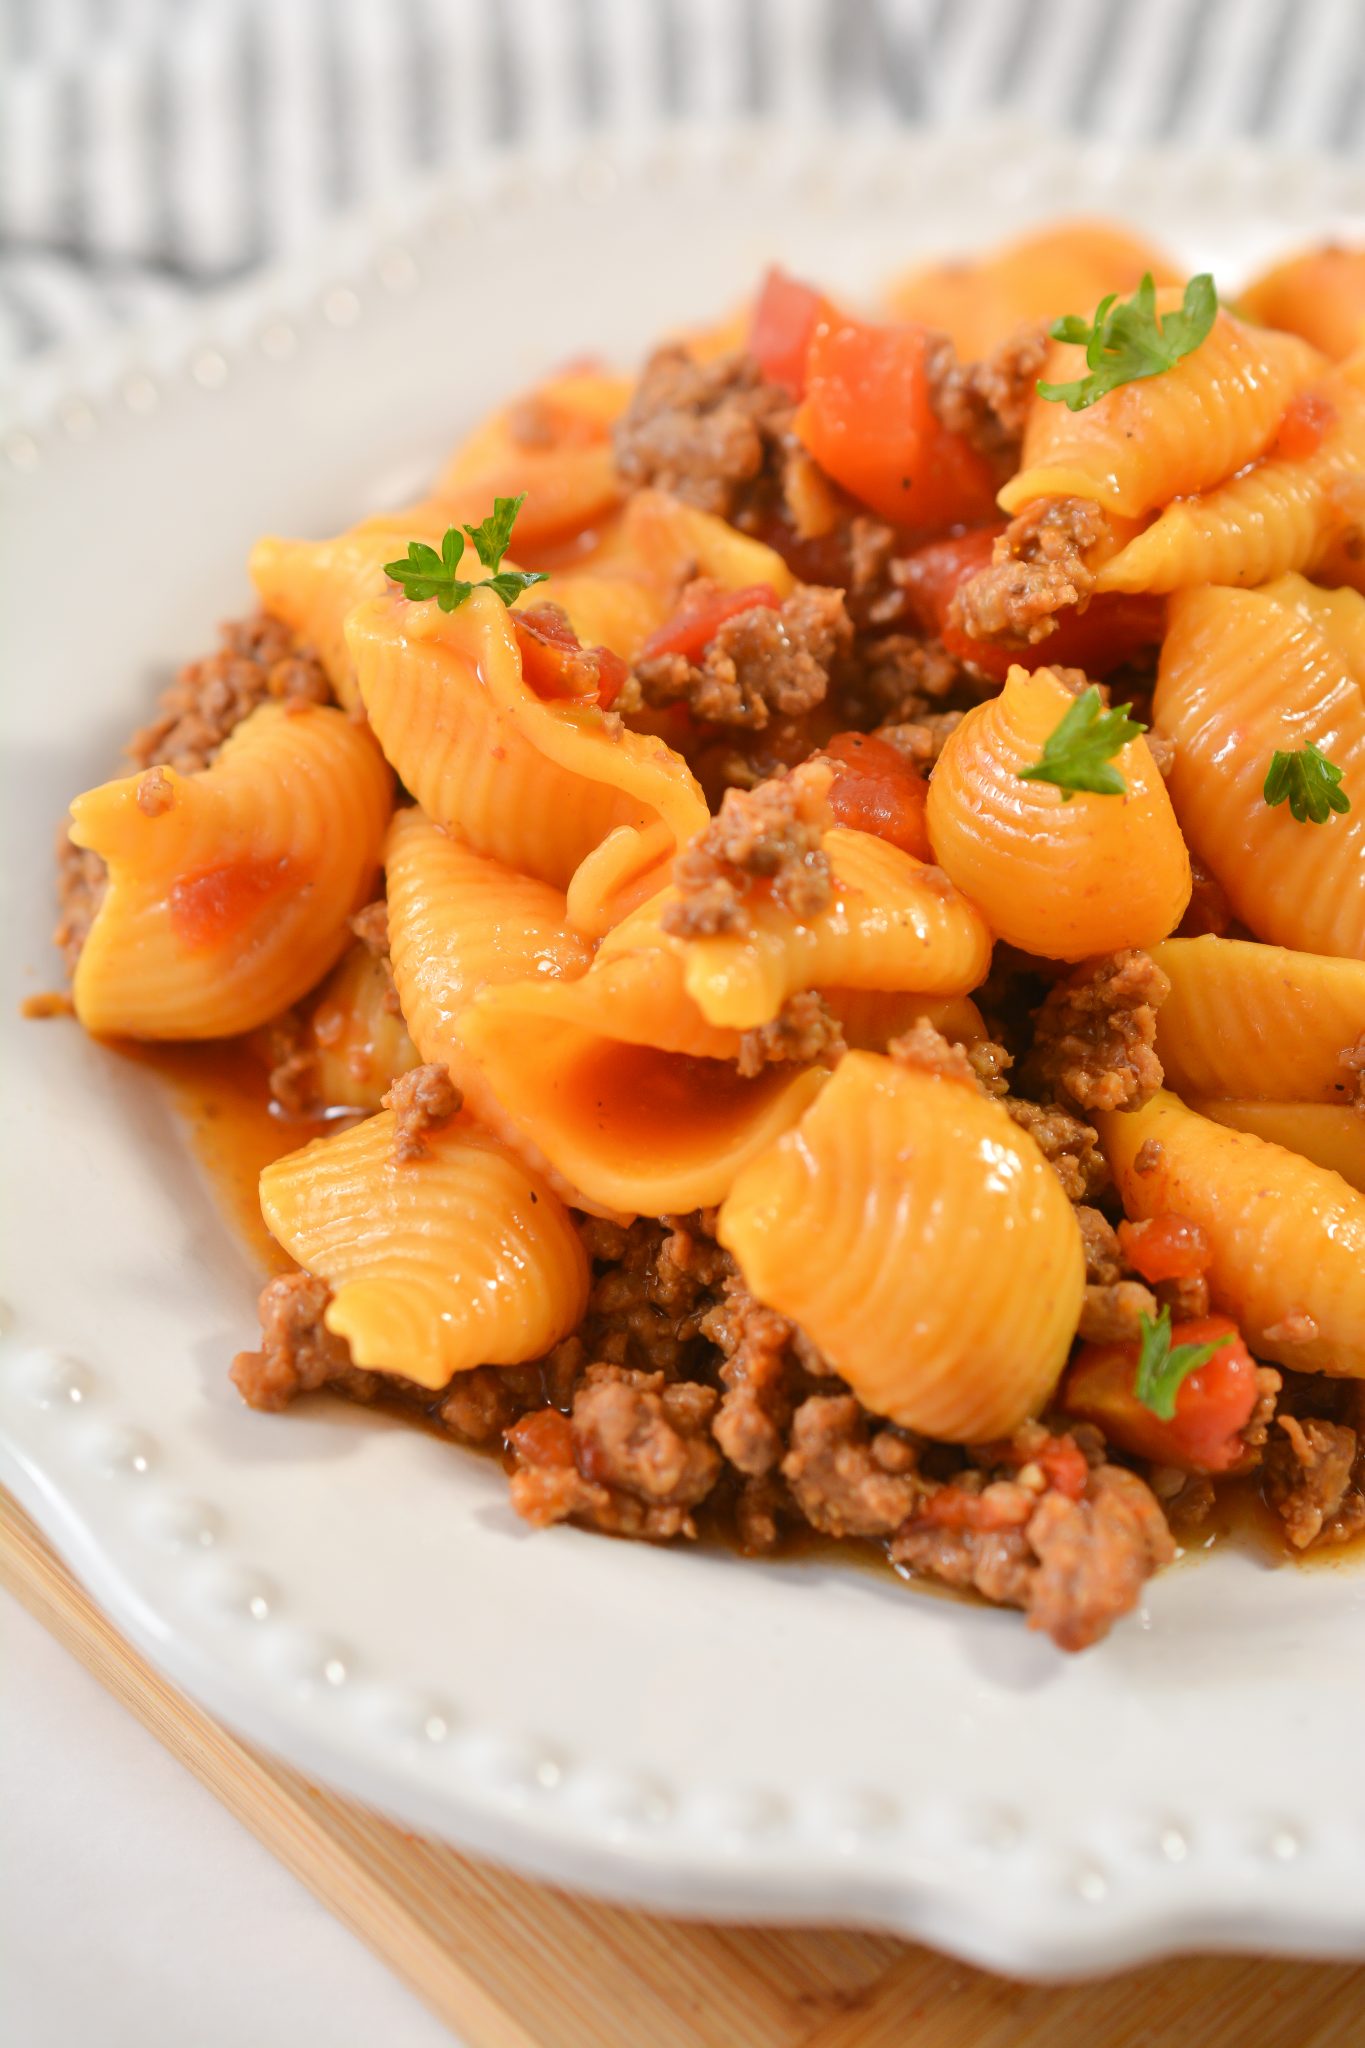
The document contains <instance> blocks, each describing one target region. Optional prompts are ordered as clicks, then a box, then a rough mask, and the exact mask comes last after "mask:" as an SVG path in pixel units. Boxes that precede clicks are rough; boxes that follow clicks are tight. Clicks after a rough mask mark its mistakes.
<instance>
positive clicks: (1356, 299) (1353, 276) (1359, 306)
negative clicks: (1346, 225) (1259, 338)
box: [1238, 242, 1365, 361]
mask: <svg viewBox="0 0 1365 2048" xmlns="http://www.w3.org/2000/svg"><path fill="white" fill-rule="evenodd" d="M1238 303H1239V305H1240V306H1241V308H1242V311H1243V312H1244V313H1246V314H1247V315H1248V316H1249V318H1251V319H1252V320H1260V321H1262V322H1263V323H1264V324H1265V325H1266V326H1267V327H1283V328H1286V329H1287V330H1288V331H1289V333H1291V334H1301V335H1302V336H1303V338H1304V340H1305V341H1311V342H1312V344H1313V346H1314V348H1320V349H1321V350H1322V352H1323V354H1324V355H1325V356H1331V357H1332V358H1333V360H1334V361H1337V360H1339V359H1340V358H1341V357H1342V356H1349V355H1353V354H1354V353H1355V351H1356V350H1357V349H1359V348H1365V248H1360V247H1357V248H1354V249H1348V248H1343V247H1342V246H1341V244H1340V243H1338V242H1325V243H1324V244H1323V245H1322V247H1321V248H1318V249H1305V250H1303V251H1302V253H1301V254H1300V255H1298V256H1291V257H1290V258H1289V259H1288V260H1287V262H1284V263H1277V264H1276V265H1275V266H1274V268H1273V269H1272V270H1268V271H1265V272H1264V273H1263V274H1262V275H1261V276H1260V277H1258V278H1256V279H1255V281H1254V282H1253V283H1251V284H1249V285H1248V286H1247V288H1246V290H1245V291H1244V292H1242V293H1241V295H1240V297H1239V300H1238Z"/></svg>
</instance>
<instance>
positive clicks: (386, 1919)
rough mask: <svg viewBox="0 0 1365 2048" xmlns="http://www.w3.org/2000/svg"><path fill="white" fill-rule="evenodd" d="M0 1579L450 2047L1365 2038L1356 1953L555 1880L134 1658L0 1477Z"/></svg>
mask: <svg viewBox="0 0 1365 2048" xmlns="http://www.w3.org/2000/svg"><path fill="white" fill-rule="evenodd" d="M0 1581H2V1582H3V1583H4V1584H5V1585H6V1586H8V1587H9V1588H10V1590H11V1591H12V1592H13V1593H15V1594H17V1596H18V1597H19V1599H20V1600H22V1601H23V1603H24V1605H25V1606H26V1607H27V1608H28V1609H29V1611H30V1612H31V1613H32V1614H34V1615H36V1617H37V1618H38V1620H39V1621H41V1622H42V1623H43V1624H44V1625H45V1626H46V1627H47V1628H48V1629H50V1630H51V1632H52V1634H53V1635H54V1636H56V1637H57V1639H58V1641H59V1642H61V1643H63V1644H65V1646H66V1647H67V1649H69V1650H70V1651H71V1652H72V1653H73V1655H75V1656H76V1657H78V1658H79V1659H80V1660H81V1662H82V1663H83V1664H85V1665H86V1666H87V1667H88V1668H89V1669H90V1670H91V1671H92V1672H93V1673H94V1674H95V1676H96V1677H97V1678H98V1679H99V1680H100V1681H101V1683H102V1684H104V1685H105V1686H107V1688H108V1689H109V1691H110V1692H111V1693H113V1694H114V1696H115V1698H116V1699H119V1700H121V1701H122V1702H123V1704H124V1705H125V1706H126V1707H128V1708H129V1709H130V1710H131V1711H132V1712H133V1713H134V1714H136V1716H137V1717H138V1719H139V1720H140V1721H141V1722H142V1723H143V1724H144V1726H146V1727H147V1728H149V1729H150V1730H151V1731H152V1733H153V1734H154V1735H155V1736H156V1737H157V1738H158V1739H159V1740H160V1741H161V1742H163V1743H164V1744H165V1746H166V1748H167V1749H169V1750H170V1751H171V1753H172V1754H173V1755H174V1756H177V1757H179V1759H180V1761H181V1762H182V1763H183V1764H185V1765H186V1766H187V1767H188V1768H189V1769H190V1770H191V1771H193V1772H194V1774H195V1776H196V1777H197V1778H199V1779H200V1780H201V1781H202V1782H203V1783H204V1784H205V1785H207V1786H208V1787H209V1789H210V1791H212V1792H214V1793H216V1794H217V1796H218V1798H219V1799H221V1800H222V1802H223V1804H224V1805H225V1806H226V1807H227V1808H228V1809H229V1811H230V1812H232V1813H234V1814H235V1815H236V1816H237V1818H238V1820H240V1821H242V1822H243V1823H244V1825H245V1826H247V1827H249V1828H250V1829H251V1830H252V1832H253V1833H254V1834H256V1835H257V1836H259V1837H260V1839H261V1841H263V1842H264V1843H265V1844H266V1846H267V1848H269V1849H270V1850H272V1851H273V1853H274V1854H275V1855H276V1856H278V1857H279V1859H280V1861H281V1862H282V1863H284V1864H285V1865H286V1866H287V1867H288V1868H289V1869H290V1870H292V1871H293V1872H294V1874H295V1876H296V1877H299V1878H301V1879H302V1881H303V1882H304V1884H306V1885H307V1886H308V1887H309V1889H310V1890H311V1891H312V1892H314V1893H316V1895H317V1897H318V1898H319V1899H321V1900H322V1901H323V1903H324V1904H325V1905H326V1906H328V1907H330V1908H331V1910H332V1911H333V1912H334V1913H335V1914H337V1916H338V1917H339V1918H340V1919H342V1920H343V1921H345V1923H346V1925H347V1926H348V1927H350V1928H351V1929H352V1930H353V1932H354V1933H356V1934H358V1935H359V1936H360V1938H361V1940H362V1941H364V1942H366V1943H368V1945H369V1946H370V1947H371V1948H372V1949H373V1950H375V1952H376V1953H377V1954H378V1955H380V1956H381V1957H382V1958H383V1959H384V1961H385V1962H387V1963H388V1964H389V1965H390V1967H391V1968H393V1969H394V1970H396V1971H397V1972H398V1974H399V1975H400V1976H401V1977H402V1978H403V1979H404V1980H405V1981H406V1982H407V1983H408V1984H410V1985H411V1986H412V1988H413V1990H414V1991H416V1993H417V1994H418V1996H419V1997H420V1998H422V1999H424V2000H425V2001H426V2003H427V2004H428V2005H429V2006H430V2007H431V2008H432V2010H433V2011H434V2012H436V2013H437V2014H438V2015H439V2017H440V2018H441V2019H443V2020H445V2021H446V2022H447V2024H448V2025H449V2026H450V2027H451V2028H453V2029H454V2031H455V2033H456V2035H457V2036H458V2037H459V2038H460V2039H461V2040H462V2041H463V2042H464V2043H465V2044H467V2048H911V2044H913V2048H1362V2044H1365V1968H1358V1967H1354V1966H1349V1965H1344V1964H1314V1963H1280V1962H1275V1963H1270V1962H1256V1961H1247V1960H1243V1959H1239V1958H1229V1957H1209V1958H1187V1959H1185V1960H1183V1961H1180V1962H1176V1963H1167V1964H1154V1965H1151V1966H1149V1967H1148V1968H1146V1969H1143V1970H1137V1971H1132V1972H1129V1973H1127V1974H1125V1975H1123V1976H1120V1977H1111V1978H1107V1979H1105V1980H1103V1981H1101V1982H1097V1983H1088V1984H1081V1985H1075V1986H1069V1987H1065V1988H1062V1989H1058V1988H1057V1987H1055V1986H1051V1987H1046V1988H1044V1987H1040V1986H1036V1985H1027V1984H1017V1983H1011V1982H1009V1981H1007V1980H1005V1979H1003V1978H999V1977H993V1976H989V1975H987V1974H986V1973H985V1972H984V1971H980V1970H973V1969H970V1968H968V1967H967V1966H966V1965H964V1964H961V1963H955V1962H952V1961H950V1960H949V1959H947V1958H946V1957H943V1956H939V1955H935V1954H933V1953H932V1952H931V1951H929V1950H928V1949H923V1948H918V1947H916V1946H914V1945H913V1944H911V1943H909V1942H905V1941H900V1940H898V1939H896V1938H895V1937H894V1936H890V1935H875V1934H850V1933H846V1932H840V1931H838V1930H835V1929H823V1928H820V1929H810V1928H752V1927H717V1926H707V1925H701V1924H696V1923H691V1922H685V1921H676V1920H661V1919H654V1918H648V1917H646V1916H645V1915H643V1914H640V1913H633V1912H628V1911H625V1910H623V1909H621V1908H618V1907H613V1906H602V1905H597V1904H594V1903H592V1902H591V1901H589V1900H584V1899H575V1898H570V1897H568V1896H567V1895H565V1894H564V1893H562V1892H558V1891H552V1890H550V1889H549V1888H548V1887H545V1886H542V1885H535V1884H530V1883H528V1882H527V1881H526V1880H524V1879H522V1878H517V1877H512V1876H509V1875H508V1874H507V1873H505V1872H503V1871H500V1870H496V1869H494V1868H492V1867H491V1866H490V1865H486V1864H479V1863H471V1862H470V1861H468V1860H467V1859H466V1858H465V1857H463V1856H461V1855H459V1854H457V1853H456V1851H455V1850H453V1849H449V1848H447V1847H445V1845H444V1844H443V1843H440V1842H435V1841H428V1840H425V1839H423V1838H421V1837H420V1836H417V1835H412V1834H408V1833H407V1832H405V1831H404V1830H403V1829H402V1828H399V1827H397V1826H395V1825H394V1824H393V1823H392V1822H390V1821H386V1820H382V1819H380V1818H379V1816H378V1815H376V1814H373V1813H370V1812H368V1811H367V1810H366V1809H365V1808H363V1807H360V1806H356V1805H354V1804H352V1803H351V1802H350V1801H349V1800H346V1799H343V1798H340V1797H338V1796H337V1795H335V1794H333V1793H330V1792H327V1791H325V1790H323V1789H322V1788H321V1787H320V1786H317V1785H312V1784H309V1782H308V1781H307V1780H306V1779H305V1778H303V1777H301V1776H299V1774H298V1773H297V1772H295V1771H292V1770H290V1769H288V1768H287V1767H286V1766H284V1765H282V1764H277V1763H275V1762H273V1761H272V1760H271V1759H270V1758H268V1757H265V1756H261V1755H259V1754H258V1753H256V1752H255V1751H254V1750H252V1749H249V1748H248V1747H247V1746H246V1745H245V1744H243V1743H241V1742H239V1741H237V1739H236V1738H235V1736H232V1735H230V1734H228V1732H227V1730H226V1729H224V1728H221V1727H220V1726H219V1725H218V1723H217V1722H215V1721H213V1720H211V1719H210V1718H209V1716H208V1715H206V1714H204V1713H202V1712H201V1711H200V1709H199V1708H198V1707H196V1706H194V1705H192V1704H191V1702H190V1701H188V1700H187V1699H185V1698H184V1697H183V1696H182V1695H181V1694H180V1693H178V1692H176V1691H175V1689H174V1688H173V1687H171V1686H169V1685H168V1684H167V1683H166V1682H165V1680H164V1679H162V1678H160V1677H158V1675H157V1673H156V1672H155V1671H153V1670H152V1669H151V1667H150V1666H149V1665H148V1664H146V1663H145V1662H144V1661H143V1660H142V1658H141V1657H140V1656H138V1654H137V1653H136V1652H135V1651H134V1650H132V1649H131V1648H130V1647H129V1645H128V1644H127V1643H126V1642H125V1641H124V1640H123V1638H122V1636H120V1635H119V1633H118V1631H117V1630H116V1629H115V1628H114V1627H113V1626H112V1624H111V1623H110V1622H109V1621H108V1620H107V1619H106V1617H105V1616H104V1615H103V1614H102V1613H101V1612H100V1610H99V1609H98V1608H97V1607H96V1606H95V1605H94V1604H93V1602H92V1601H91V1600H90V1599H89V1598H88V1597H87V1595H86V1594H85V1593H84V1592H83V1591H82V1589H81V1587H80V1586H79V1585H78V1584H77V1582H76V1581H75V1579H74V1578H73V1577H72V1576H71V1574H70V1573H69V1572H68V1571H67V1570H66V1568H65V1566H64V1565H63V1564H61V1563H60V1561H59V1560H58V1559H57V1558H56V1556H55V1555H54V1554H53V1552H52V1551H51V1550H49V1548H48V1547H47V1545H46V1544H45V1543H44V1541H43V1539H42V1537H41V1536H40V1535H39V1534H38V1531H37V1530H36V1529H35V1527H34V1525H33V1523H32V1522H31V1521H30V1520H29V1519H28V1517H27V1516H26V1515H25V1514H24V1513H23V1511H22V1510H21V1509H20V1508H19V1507H18V1506H16V1504H15V1503H14V1502H13V1501H12V1500H11V1499H10V1498H9V1497H8V1496H7V1495H5V1494H3V1493H0Z"/></svg>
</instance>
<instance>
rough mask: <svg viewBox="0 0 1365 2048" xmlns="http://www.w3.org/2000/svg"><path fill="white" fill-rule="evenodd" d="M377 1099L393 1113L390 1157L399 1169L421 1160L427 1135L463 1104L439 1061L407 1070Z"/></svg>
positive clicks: (439, 1126)
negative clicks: (391, 1156) (391, 1151)
mask: <svg viewBox="0 0 1365 2048" xmlns="http://www.w3.org/2000/svg"><path fill="white" fill-rule="evenodd" d="M380 1100H381V1101H382V1102H383V1105H384V1107H385V1109H391V1110H392V1111H393V1113H394V1126H393V1156H394V1159H395V1161H396V1162H397V1164H398V1165H399V1166H411V1165H412V1164H413V1162H414V1161H415V1160H418V1159H424V1158H425V1157H426V1154H427V1149H428V1148H427V1137H428V1134H429V1133H430V1132H432V1131H439V1130H441V1129H443V1128H444V1126H445V1125H446V1124H448V1123H449V1122H450V1120H451V1118H452V1117H455V1116H458V1115H459V1113H460V1110H461V1108H462V1107H463V1105H464V1097H463V1095H462V1094H461V1093H460V1091H459V1089H458V1088H457V1087H456V1086H455V1083H454V1082H453V1081H452V1080H451V1078H450V1070H449V1068H448V1067H445V1066H443V1065H441V1064H440V1063H439V1062H434V1063H429V1064H428V1065H426V1066H423V1067H410V1068H409V1069H408V1071H407V1073H406V1074H400V1075H399V1077H398V1079H397V1080H396V1081H395V1082H394V1084H393V1086H392V1087H391V1088H390V1089H389V1091H388V1093H387V1094H386V1095H383V1096H381V1097H380Z"/></svg>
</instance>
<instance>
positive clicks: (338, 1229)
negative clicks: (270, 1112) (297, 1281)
mask: <svg viewBox="0 0 1365 2048" xmlns="http://www.w3.org/2000/svg"><path fill="white" fill-rule="evenodd" d="M394 1125H395V1119H394V1116H393V1114H392V1112H391V1111H388V1110H384V1111H382V1112H381V1113H380V1114H379V1115H378V1116H372V1117H367V1118H366V1120H365V1121H364V1123H361V1124H357V1125H356V1126H355V1127H354V1128H353V1129H351V1130H349V1131H342V1132H340V1133H339V1134H338V1135H337V1136H335V1137H326V1138H315V1139H314V1140H313V1142H312V1144H310V1145H305V1146H304V1147H303V1149H302V1150H301V1151H299V1152H291V1153H290V1154H289V1156H288V1157H287V1158H285V1159H280V1160H277V1161H276V1162H275V1163H274V1164H273V1165H272V1166H268V1167H267V1168H266V1169H265V1172H264V1173H263V1174H262V1175H261V1213H262V1214H263V1216H264V1217H265V1221H266V1224H267V1227H268V1228H269V1230H270V1231H271V1233H272V1235H273V1236H274V1237H276V1238H277V1239H278V1240H279V1242H280V1243H281V1244H282V1245H283V1246H284V1248H285V1250H286V1251H287V1252H289V1253H290V1254H291V1256H292V1257H293V1258H295V1259H297V1260H298V1262H299V1264H300V1265H301V1266H305V1267H307V1269H308V1271H309V1272H310V1273H316V1274H317V1275H319V1277H320V1278H322V1279H323V1280H326V1281H327V1282H328V1283H329V1285H330V1286H331V1288H332V1290H333V1294H332V1300H331V1302H330V1303H329V1305H328V1308H327V1311H326V1316H325V1318H324V1320H325V1321H326V1324H327V1327H328V1329H329V1330H331V1331H332V1332H333V1334H334V1335H336V1336H338V1337H345V1338H346V1339H347V1340H348V1342H349V1344H350V1347H351V1356H352V1358H353V1359H354V1360H355V1363H356V1364H357V1365H359V1366H364V1367H366V1368H367V1369H368V1370H370V1371H373V1372H388V1373H395V1374H397V1375H398V1376H399V1377H400V1378H403V1379H407V1380H412V1381H414V1382H415V1383H416V1384H417V1385H418V1386H419V1387H429V1388H431V1389H433V1390H434V1389H436V1388H439V1387H443V1386H445V1385H446V1383H447V1381H449V1380H450V1379H451V1377H452V1376H453V1375H454V1374H455V1373H458V1372H468V1371H469V1370H470V1369H471V1368H472V1367H473V1366H476V1365H516V1364H518V1363H520V1362H521V1361H522V1360H524V1359H528V1358H539V1357H540V1356H541V1355H542V1353H544V1352H546V1351H548V1350H549V1349H550V1347H551V1345H553V1344H557V1343H558V1342H559V1341H560V1339H561V1338H562V1337H566V1336H567V1335H568V1333H569V1331H570V1330H572V1329H573V1328H574V1326H575V1325H576V1324H577V1323H578V1322H579V1321H580V1320H581V1318H582V1315H583V1311H584V1308H585V1307H586V1305H587V1298H588V1264H587V1259H586V1256H585V1254H584V1251H583V1246H582V1244H581V1243H580V1241H579V1237H578V1233H577V1231H576V1230H575V1229H574V1227H573V1223H572V1222H571V1220H570V1218H569V1215H568V1213H567V1211H566V1210H565V1208H564V1205H563V1203H562V1202H560V1201H559V1199H558V1198H557V1196H556V1195H555V1194H554V1193H553V1191H552V1190H551V1189H550V1188H549V1187H548V1186H547V1185H546V1183H545V1181H544V1180H543V1179H542V1178H541V1176H540V1175H539V1174H537V1173H534V1172H532V1171H531V1169H530V1168H529V1167H527V1165H526V1164H525V1162H524V1161H523V1160H521V1159H519V1158H517V1157H516V1156H515V1154H513V1153H512V1152H509V1151H508V1149H507V1147H506V1146H505V1145H501V1144H499V1142H498V1140H497V1139H496V1138H494V1137H493V1136H492V1135H491V1134H490V1133H489V1132H487V1131H484V1130H480V1129H479V1128H478V1127H477V1126H475V1125H473V1124H471V1123H469V1122H468V1121H467V1120H461V1121H459V1122H456V1123H453V1124H449V1125H447V1126H446V1128H445V1129H443V1130H436V1131H432V1132H430V1133H428V1135H427V1139H426V1145H427V1150H426V1153H425V1155H424V1156H423V1157H422V1158H420V1159H415V1160H412V1161H410V1162H407V1163H402V1162H399V1161H398V1160H396V1159H395V1157H394Z"/></svg>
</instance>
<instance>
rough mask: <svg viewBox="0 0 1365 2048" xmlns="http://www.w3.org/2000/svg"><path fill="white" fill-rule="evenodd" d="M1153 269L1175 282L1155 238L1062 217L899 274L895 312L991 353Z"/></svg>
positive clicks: (965, 349)
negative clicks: (969, 253)
mask: <svg viewBox="0 0 1365 2048" xmlns="http://www.w3.org/2000/svg"><path fill="white" fill-rule="evenodd" d="M1148 270H1150V271H1151V273H1152V275H1153V277H1154V278H1155V279H1156V282H1157V283H1158V284H1159V285H1160V284H1174V283H1175V282H1176V280H1177V276H1178V273H1177V271H1176V269H1175V267H1174V265H1173V264H1172V263H1171V262H1170V261H1169V260H1168V259H1167V257H1166V256H1164V255H1163V254H1162V252H1161V251H1160V250H1159V249H1157V248H1156V247H1154V245H1153V244H1152V243H1150V242H1145V241H1143V240H1142V239H1141V238H1140V237H1139V236H1137V235H1133V234H1130V233H1129V232H1128V231H1127V229H1125V228H1121V227H1119V226H1117V225H1116V224H1115V223H1114V222H1113V221H1107V220H1073V221H1064V222H1062V223H1061V224H1060V225H1058V226H1056V227H1045V228H1042V229H1040V230H1039V231H1038V232H1037V233H1035V234H1031V235H1020V236H1018V237H1017V239H1015V240H1014V241H1011V242H1007V243H1006V244H1005V245H1004V247H1003V248H1000V249H996V250H993V251H992V252H991V253H989V254H988V255H986V256H983V257H981V258H979V259H978V260H976V261H975V262H972V261H967V262H962V261H961V260H959V259H957V258H950V259H949V260H948V261H946V262H943V263H932V264H927V265H925V266H924V267H923V268H921V269H915V270H912V271H909V272H907V273H906V275H905V276H903V277H900V278H898V279H897V280H896V282H895V283H894V284H893V285H892V286H891V288H890V290H889V291H888V293H887V295H886V296H887V303H888V306H889V308H890V311H891V312H892V313H893V314H894V315H895V316H896V318H897V319H900V320H913V321H916V322H918V323H919V324H920V325H921V326H924V327H933V328H936V329H937V330H938V331H939V332H940V333H942V334H947V335H948V336H949V337H950V338H951V340H952V342H953V344H954V346H955V347H956V349H957V352H958V354H959V356H961V358H962V360H963V361H964V362H974V361H976V360H977V359H978V358H980V357H982V356H986V355H989V354H990V352H991V350H992V349H993V348H996V347H998V346H999V344H1000V343H1001V342H1005V341H1008V340H1009V339H1010V337H1011V335H1013V334H1015V333H1017V332H1018V330H1019V329H1020V328H1021V327H1024V326H1026V325H1029V324H1031V323H1032V322H1034V321H1040V320H1055V319H1057V318H1058V316H1059V315H1061V314H1063V313H1080V312H1087V313H1088V312H1089V311H1090V310H1091V308H1092V307H1094V306H1096V305H1098V304H1099V301H1100V300H1101V299H1102V298H1103V297H1104V294H1105V293H1106V292H1118V293H1119V294H1120V296H1121V297H1123V298H1126V297H1127V296H1128V294H1129V293H1130V292H1131V291H1132V290H1133V289H1134V287H1135V286H1136V285H1138V284H1139V283H1140V282H1141V281H1142V276H1143V273H1144V272H1145V271H1148Z"/></svg>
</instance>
